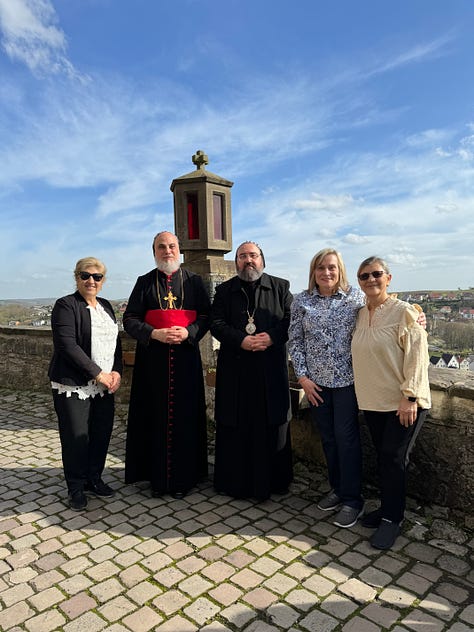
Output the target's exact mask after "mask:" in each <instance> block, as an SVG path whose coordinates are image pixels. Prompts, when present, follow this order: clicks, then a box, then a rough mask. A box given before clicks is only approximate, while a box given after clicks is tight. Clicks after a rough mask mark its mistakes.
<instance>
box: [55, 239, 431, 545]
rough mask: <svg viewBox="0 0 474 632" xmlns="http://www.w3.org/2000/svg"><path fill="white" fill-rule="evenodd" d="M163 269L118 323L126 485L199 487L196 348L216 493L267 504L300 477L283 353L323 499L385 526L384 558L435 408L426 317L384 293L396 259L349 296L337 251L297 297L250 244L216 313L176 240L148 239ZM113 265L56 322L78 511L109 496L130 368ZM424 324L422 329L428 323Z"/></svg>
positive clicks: (154, 489)
mask: <svg viewBox="0 0 474 632" xmlns="http://www.w3.org/2000/svg"><path fill="white" fill-rule="evenodd" d="M153 254H154V258H155V264H156V266H155V268H154V269H152V270H151V271H150V272H148V273H147V274H145V275H143V276H141V277H139V278H138V279H137V282H136V284H135V287H134V288H133V290H132V293H131V295H130V298H129V301H128V305H127V309H126V311H125V313H124V316H123V327H124V329H125V331H127V332H128V333H129V334H130V335H131V336H132V337H133V338H135V339H136V341H137V344H136V355H135V365H134V370H133V377H132V385H131V393H130V404H129V417H128V424H127V440H126V456H125V482H126V483H137V482H141V481H146V482H149V484H150V488H151V494H152V495H153V496H161V495H164V494H171V495H172V496H174V497H175V498H183V497H184V496H185V495H186V494H187V493H188V491H189V490H190V489H191V488H193V487H194V486H195V485H196V484H197V483H198V482H200V481H202V480H205V479H206V477H207V474H208V469H207V468H208V465H207V423H206V408H205V398H204V384H203V372H202V365H201V356H200V351H199V341H200V340H201V338H202V337H203V336H204V334H205V333H206V332H207V331H208V330H210V332H211V333H212V335H213V336H214V337H215V338H216V339H217V340H218V341H219V342H220V349H219V353H218V359H217V368H216V391H215V422H216V436H215V467H214V487H215V489H216V491H217V492H218V493H224V494H227V495H230V496H232V497H235V498H256V499H258V500H260V501H264V500H266V499H268V498H269V497H270V495H271V494H282V493H286V492H287V491H288V488H289V485H290V483H291V481H292V478H293V466H292V449H291V435H290V419H291V405H290V393H289V383H288V350H289V354H290V357H291V359H292V362H293V366H294V371H295V374H296V376H297V378H298V382H299V383H300V385H301V387H302V388H303V389H304V392H305V394H306V397H307V399H308V402H309V404H310V407H311V415H312V419H313V421H314V424H315V425H316V426H317V428H318V430H319V432H320V435H321V440H322V445H323V449H324V453H325V457H326V461H327V469H328V479H329V484H330V487H331V489H330V491H329V492H328V493H327V494H326V495H324V496H323V497H322V498H321V499H320V500H319V501H318V507H319V508H320V509H321V510H323V511H331V510H333V511H336V510H337V513H336V514H335V517H334V520H333V522H334V524H336V525H338V526H340V527H350V526H352V525H353V524H355V522H356V521H357V520H358V519H359V518H360V517H362V524H364V525H365V526H367V527H371V528H374V529H375V532H374V534H373V536H372V538H371V543H372V545H373V546H374V547H376V548H380V549H387V548H390V547H391V546H392V545H393V543H394V542H395V539H396V538H397V536H398V534H399V532H400V525H401V523H402V521H403V516H404V508H405V484H406V481H405V479H406V467H407V464H408V458H409V454H410V450H411V448H412V446H413V444H414V441H415V438H416V436H417V434H418V433H419V431H420V428H421V426H422V424H423V421H424V418H425V416H426V413H427V410H428V409H429V407H430V391H429V382H428V346H427V337H426V332H425V331H424V329H423V326H422V325H423V324H424V322H425V318H424V315H423V314H421V316H420V314H419V313H418V312H417V310H416V309H415V308H414V307H413V306H411V305H409V304H408V303H405V302H403V301H400V300H398V299H397V298H394V297H392V296H390V295H389V293H388V287H389V284H390V281H391V278H392V277H391V274H390V271H389V268H388V266H387V264H386V262H385V261H384V260H382V259H380V258H379V257H370V258H369V259H366V260H365V261H363V262H362V263H361V265H360V267H359V270H358V273H357V277H358V280H359V285H360V289H359V288H354V287H351V286H350V284H349V283H348V280H347V273H346V270H345V266H344V263H343V261H342V258H341V256H340V254H339V253H338V252H336V251H335V250H332V249H325V250H322V251H320V252H318V253H317V254H316V255H315V256H314V257H313V260H312V261H311V265H310V273H309V284H308V289H307V290H305V291H304V292H302V293H301V294H298V295H297V296H296V297H295V298H294V300H293V297H292V295H291V293H290V287H289V282H288V281H286V280H285V279H281V278H278V277H275V276H271V275H269V274H266V273H265V272H264V269H265V258H264V254H263V252H262V249H261V248H260V246H259V245H258V244H257V243H255V242H253V241H246V242H244V243H242V244H241V245H240V246H239V247H238V248H237V250H236V254H235V267H236V276H234V277H232V278H231V279H229V280H228V281H225V282H223V283H222V284H221V285H219V286H218V287H217V289H216V293H215V296H214V300H213V302H212V305H211V302H210V300H209V297H208V294H207V292H206V289H205V287H204V284H203V281H202V279H201V278H200V277H199V276H198V275H196V274H194V273H192V272H190V271H188V270H186V269H183V268H182V267H181V265H180V249H179V243H178V239H177V237H176V236H175V235H174V234H172V233H170V232H168V231H163V232H160V233H158V234H157V235H156V236H155V238H154V240H153ZM105 272H106V271H105V266H104V265H103V264H102V263H101V262H100V261H98V260H97V259H94V258H91V257H89V258H85V259H81V260H80V261H78V262H77V264H76V268H75V273H74V274H75V279H76V292H75V293H74V294H72V295H69V296H66V297H63V298H61V299H59V300H58V301H57V302H56V304H55V306H54V308H53V313H52V321H51V322H52V329H53V341H54V354H53V359H52V361H51V366H50V371H49V377H50V380H51V385H52V389H53V398H54V404H55V409H56V412H57V416H58V421H59V432H60V439H61V446H62V457H63V465H64V474H65V479H66V483H67V487H68V492H69V506H70V507H71V508H72V509H74V510H82V509H84V508H85V507H86V506H87V496H88V495H89V494H94V495H96V496H103V497H108V496H112V495H113V494H114V490H113V489H111V488H110V486H109V485H107V484H106V483H104V482H103V480H102V473H103V469H104V465H105V458H106V454H107V449H108V445H109V441H110V436H111V432H112V424H113V394H114V392H115V391H116V390H117V388H118V387H119V386H120V374H121V370H122V363H121V348H120V338H119V337H118V334H117V324H116V322H115V317H114V314H113V310H112V308H111V305H110V303H108V301H106V300H105V299H102V298H99V297H98V296H97V295H98V293H99V292H100V290H101V289H102V285H103V283H104V281H105ZM420 322H421V325H420ZM359 410H362V411H363V413H364V416H365V419H366V421H367V425H368V427H369V430H370V433H371V437H372V440H373V443H374V446H375V449H376V452H377V456H378V464H379V473H380V482H381V503H380V507H379V508H378V509H377V510H375V511H372V512H370V513H366V514H365V515H364V500H363V497H362V451H361V441H360V434H359V421H358V416H359Z"/></svg>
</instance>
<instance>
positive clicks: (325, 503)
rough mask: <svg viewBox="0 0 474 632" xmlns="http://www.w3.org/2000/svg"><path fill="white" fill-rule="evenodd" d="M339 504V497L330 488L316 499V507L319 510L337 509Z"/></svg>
mask: <svg viewBox="0 0 474 632" xmlns="http://www.w3.org/2000/svg"><path fill="white" fill-rule="evenodd" d="M340 504H341V499H340V498H339V496H338V495H337V494H336V492H335V491H334V490H333V489H331V491H330V492H328V493H327V494H326V495H325V496H323V497H322V498H320V499H319V501H318V509H321V511H332V510H333V509H337V508H338V507H339V506H340Z"/></svg>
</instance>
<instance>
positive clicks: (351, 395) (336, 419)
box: [289, 248, 364, 527]
mask: <svg viewBox="0 0 474 632" xmlns="http://www.w3.org/2000/svg"><path fill="white" fill-rule="evenodd" d="M363 305H364V295H363V293H362V292H361V290H360V289H358V288H354V287H351V286H350V285H349V283H348V281H347V274H346V268H345V266H344V262H343V260H342V257H341V255H340V254H339V253H338V252H337V251H336V250H333V249H330V248H326V249H324V250H321V251H320V252H318V253H317V254H316V255H315V256H314V257H313V259H312V261H311V265H310V270H309V285H308V289H307V290H305V291H304V292H301V294H298V295H297V296H296V297H295V299H294V301H293V303H292V306H291V323H290V329H289V351H290V356H291V359H292V362H293V367H294V370H295V374H296V377H297V378H298V382H299V383H300V385H301V386H302V388H303V389H304V392H305V394H306V397H307V399H308V401H309V403H310V405H311V416H312V420H313V423H314V424H315V425H316V426H317V427H318V429H319V432H320V435H321V440H322V445H323V450H324V454H325V457H326V462H327V467H328V478H329V483H330V485H331V491H330V492H329V493H328V494H326V495H325V496H323V497H322V498H321V499H320V500H319V502H318V507H319V508H320V509H322V510H323V511H330V510H334V509H339V511H338V513H337V514H336V516H335V518H334V520H333V523H334V524H335V525H337V526H339V527H351V526H352V525H354V524H355V523H356V521H357V519H358V518H359V516H361V515H362V513H363V509H364V502H363V499H362V452H361V444H360V434H359V421H358V407H357V400H356V396H355V391H354V375H353V372H352V358H351V337H352V331H353V329H354V325H355V321H356V317H357V312H358V311H359V309H360V308H361V307H362V306H363Z"/></svg>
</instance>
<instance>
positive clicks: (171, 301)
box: [165, 290, 178, 309]
mask: <svg viewBox="0 0 474 632" xmlns="http://www.w3.org/2000/svg"><path fill="white" fill-rule="evenodd" d="M177 300H178V299H177V297H176V296H173V292H172V291H171V290H169V292H168V296H165V301H166V302H167V303H168V307H167V308H166V309H176V307H175V306H174V302H175V301H177Z"/></svg>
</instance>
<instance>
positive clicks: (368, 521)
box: [360, 507, 382, 529]
mask: <svg viewBox="0 0 474 632" xmlns="http://www.w3.org/2000/svg"><path fill="white" fill-rule="evenodd" d="M381 522H382V508H381V507H379V508H378V509H375V510H374V511H369V513H366V514H364V515H363V516H362V519H361V521H360V524H361V525H362V526H363V527H366V528H367V529H377V527H379V526H380V523H381Z"/></svg>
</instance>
